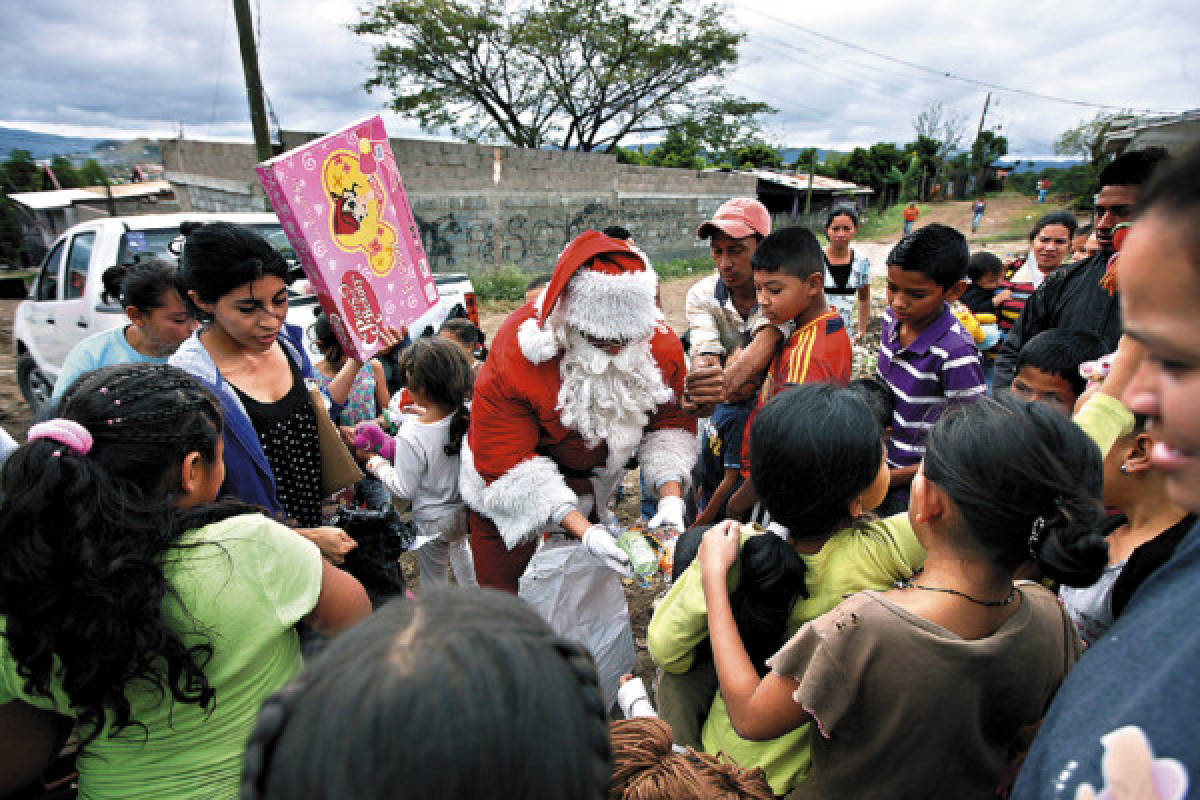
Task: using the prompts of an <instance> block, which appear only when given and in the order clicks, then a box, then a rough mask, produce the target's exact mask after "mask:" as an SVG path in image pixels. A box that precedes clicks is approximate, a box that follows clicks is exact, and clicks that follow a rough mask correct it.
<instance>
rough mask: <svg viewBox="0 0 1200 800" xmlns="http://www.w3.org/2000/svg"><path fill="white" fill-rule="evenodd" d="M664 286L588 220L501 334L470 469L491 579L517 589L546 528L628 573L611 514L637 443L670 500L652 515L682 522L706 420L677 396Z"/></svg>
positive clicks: (484, 571)
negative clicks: (699, 423) (661, 301)
mask: <svg viewBox="0 0 1200 800" xmlns="http://www.w3.org/2000/svg"><path fill="white" fill-rule="evenodd" d="M657 283H658V281H657V276H656V275H655V273H654V270H653V269H652V268H651V266H650V264H649V262H648V260H647V259H646V257H645V256H644V255H643V254H642V252H641V251H640V250H638V249H637V247H636V246H635V245H634V244H633V243H632V242H631V241H629V240H624V239H616V238H612V237H609V236H605V235H604V234H602V233H599V232H597V231H586V232H584V233H582V234H580V235H579V236H578V237H576V238H575V240H574V241H572V242H571V243H570V244H568V245H567V247H566V248H565V249H564V250H563V252H562V255H561V256H559V259H558V264H557V266H556V267H555V270H554V275H553V277H552V278H551V280H550V283H549V284H548V285H547V286H546V288H545V290H544V291H543V292H542V294H541V295H540V297H539V298H538V299H537V300H536V301H535V302H533V303H529V304H527V305H525V306H523V307H522V308H520V309H518V310H516V311H514V312H513V313H512V314H510V315H509V317H508V319H506V320H505V321H504V324H503V325H501V327H500V330H499V331H498V332H497V333H496V336H495V339H494V341H493V345H492V349H491V351H490V354H489V355H488V359H487V361H486V362H484V367H483V371H482V372H481V373H480V375H479V380H478V382H477V383H476V384H475V393H474V397H473V400H472V404H471V427H470V430H469V431H468V433H467V446H466V447H464V448H463V454H462V471H461V474H460V480H459V488H460V491H461V492H462V496H463V500H464V501H465V502H466V503H467V505H468V506H469V507H470V509H471V514H470V523H469V524H470V532H471V550H472V551H473V554H474V557H475V572H476V576H477V578H478V579H479V584H480V585H481V586H491V587H493V588H497V589H503V590H506V591H509V592H514V593H515V592H516V591H517V582H518V579H519V578H520V576H521V573H522V572H524V571H525V567H526V565H527V564H528V563H529V559H530V558H531V557H532V556H533V553H534V550H535V549H536V547H537V539H538V536H539V535H540V534H542V533H543V532H546V531H558V532H565V533H566V534H568V535H571V536H574V537H576V538H578V539H580V540H581V541H582V543H583V546H584V547H585V548H587V550H588V551H589V552H590V553H592V554H593V555H595V556H597V557H598V558H600V559H601V560H602V561H604V563H605V564H606V565H608V566H609V567H611V568H612V569H614V570H616V571H618V572H621V573H623V574H628V570H629V567H628V558H627V557H626V555H625V553H624V552H623V551H622V550H621V549H620V548H618V547H617V546H616V542H615V540H614V539H613V536H612V534H611V533H610V532H609V531H608V529H607V528H605V526H604V525H603V524H602V523H604V522H607V521H609V520H610V519H611V514H610V512H609V511H608V507H607V503H608V500H609V497H610V496H611V495H612V492H613V490H614V489H615V488H616V486H617V484H618V483H619V482H620V481H621V478H622V476H623V475H624V472H625V465H626V464H627V463H628V461H629V459H630V458H631V457H632V456H633V455H635V454H636V455H637V456H638V461H639V463H640V464H641V469H642V476H643V478H644V480H645V482H646V485H647V486H650V487H652V488H653V489H654V490H655V491H656V493H657V495H658V497H659V501H658V514H657V515H656V516H655V518H654V520H652V522H653V523H656V524H671V525H674V526H676V527H678V528H680V529H682V528H683V499H682V491H683V488H684V483H685V482H686V481H687V479H688V476H689V473H690V471H691V468H692V465H693V463H694V462H695V460H696V455H697V444H696V437H695V431H696V424H695V421H694V420H693V419H692V418H691V417H690V416H689V415H688V414H686V413H684V412H683V411H682V410H681V409H680V407H679V403H678V398H679V396H680V395H681V394H682V392H683V383H684V376H685V372H686V367H685V365H684V360H683V347H682V345H681V344H680V342H679V339H678V337H676V336H675V334H674V333H672V332H671V331H670V329H669V328H667V327H666V325H665V324H664V323H663V322H662V315H661V313H660V312H659V310H658V308H657V306H656V305H655V290H656V288H657Z"/></svg>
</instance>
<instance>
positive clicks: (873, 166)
mask: <svg viewBox="0 0 1200 800" xmlns="http://www.w3.org/2000/svg"><path fill="white" fill-rule="evenodd" d="M904 160H905V155H904V153H903V152H901V151H900V149H899V148H897V147H896V145H894V144H892V143H891V142H876V143H875V144H873V145H871V146H870V147H868V148H862V147H856V148H854V150H852V151H851V152H850V155H848V156H846V158H845V159H844V160H843V161H841V162H840V163H839V164H838V165H837V169H836V174H835V175H834V177H836V178H838V179H840V180H844V181H854V182H855V183H861V184H864V185H866V186H870V187H871V188H872V189H874V190H875V198H876V202H879V203H882V202H884V199H885V198H884V189H885V187H886V186H887V179H888V173H889V172H890V171H891V169H892V168H893V167H895V168H896V169H899V168H900V167H901V166H903V165H904Z"/></svg>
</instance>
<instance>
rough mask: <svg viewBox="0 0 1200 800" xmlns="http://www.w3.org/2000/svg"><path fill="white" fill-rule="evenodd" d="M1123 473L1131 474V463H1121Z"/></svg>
mask: <svg viewBox="0 0 1200 800" xmlns="http://www.w3.org/2000/svg"><path fill="white" fill-rule="evenodd" d="M1121 474H1122V475H1128V474H1129V465H1128V464H1122V465H1121Z"/></svg>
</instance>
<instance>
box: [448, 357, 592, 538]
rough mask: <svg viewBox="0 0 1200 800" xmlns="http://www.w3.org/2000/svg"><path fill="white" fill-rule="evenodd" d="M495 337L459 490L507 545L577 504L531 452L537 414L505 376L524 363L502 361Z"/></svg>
mask: <svg viewBox="0 0 1200 800" xmlns="http://www.w3.org/2000/svg"><path fill="white" fill-rule="evenodd" d="M500 336H501V334H497V342H496V345H495V347H494V348H493V352H492V357H491V358H489V359H488V361H487V363H486V366H485V367H484V371H483V373H482V374H481V375H480V380H479V384H478V385H477V386H476V387H475V394H474V398H473V400H472V402H471V428H470V431H469V432H468V434H467V440H466V446H465V447H463V450H462V462H461V467H460V471H459V492H460V493H461V494H462V498H463V501H464V502H465V503H466V504H467V505H468V506H470V507H471V508H472V509H474V510H475V511H477V512H479V513H480V514H483V515H484V516H486V517H487V518H488V519H490V520H491V521H492V523H493V524H494V525H495V526H496V530H497V531H498V532H499V533H500V536H501V538H503V539H504V543H505V544H506V545H507V546H508V547H509V549H512V548H513V547H516V546H517V545H520V544H522V543H524V542H526V541H528V540H529V539H531V538H533V537H535V536H537V534H538V533H539V532H540V531H542V530H544V529H545V528H547V527H549V526H550V525H551V524H553V523H556V522H557V521H558V518H560V517H561V516H562V512H563V510H564V509H569V508H575V507H577V506H578V503H579V499H578V497H577V496H576V495H575V492H573V491H571V489H570V488H569V487H568V486H567V484H566V481H565V480H564V479H563V476H562V473H561V472H560V471H559V469H558V466H557V465H556V464H555V463H554V462H553V461H552V460H550V459H549V458H547V457H546V456H541V455H538V454H537V453H536V451H535V448H536V447H537V442H538V433H539V425H538V420H537V416H536V413H535V411H534V409H533V407H532V406H531V405H530V403H529V402H528V399H527V398H523V396H522V394H521V392H520V391H518V390H517V389H515V388H513V387H512V385H511V384H512V381H510V380H509V378H511V375H509V374H508V373H511V372H512V371H513V370H517V371H518V372H521V374H524V372H523V371H522V370H528V369H529V365H528V363H527V362H523V363H522V362H518V363H513V361H512V360H509V359H506V358H505V356H506V355H508V353H507V352H506V349H507V348H505V347H504V343H503V342H502V340H501V339H500ZM518 357H519V356H518ZM505 362H508V366H507V367H506V366H505ZM525 377H526V378H528V377H530V376H528V375H526V376H525Z"/></svg>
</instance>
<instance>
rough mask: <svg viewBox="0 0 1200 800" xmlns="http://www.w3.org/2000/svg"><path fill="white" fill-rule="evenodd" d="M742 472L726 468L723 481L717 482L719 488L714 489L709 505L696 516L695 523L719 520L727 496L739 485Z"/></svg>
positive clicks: (710, 523) (701, 523)
mask: <svg viewBox="0 0 1200 800" xmlns="http://www.w3.org/2000/svg"><path fill="white" fill-rule="evenodd" d="M739 475H740V472H739V471H738V470H736V469H727V470H725V475H724V476H723V477H722V478H721V482H720V483H718V484H717V488H716V489H713V493H712V497H710V498H709V499H708V505H706V506H705V507H704V510H703V511H701V512H700V515H699V516H697V517H696V521H695V522H694V523H693V524H694V525H712V524H713V523H714V522H717V521H718V520H717V514H719V513H720V512H721V508H722V506H724V505H725V500H726V498H728V497H729V495H730V494H732V493H733V487H735V486H737V482H738V476H739Z"/></svg>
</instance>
